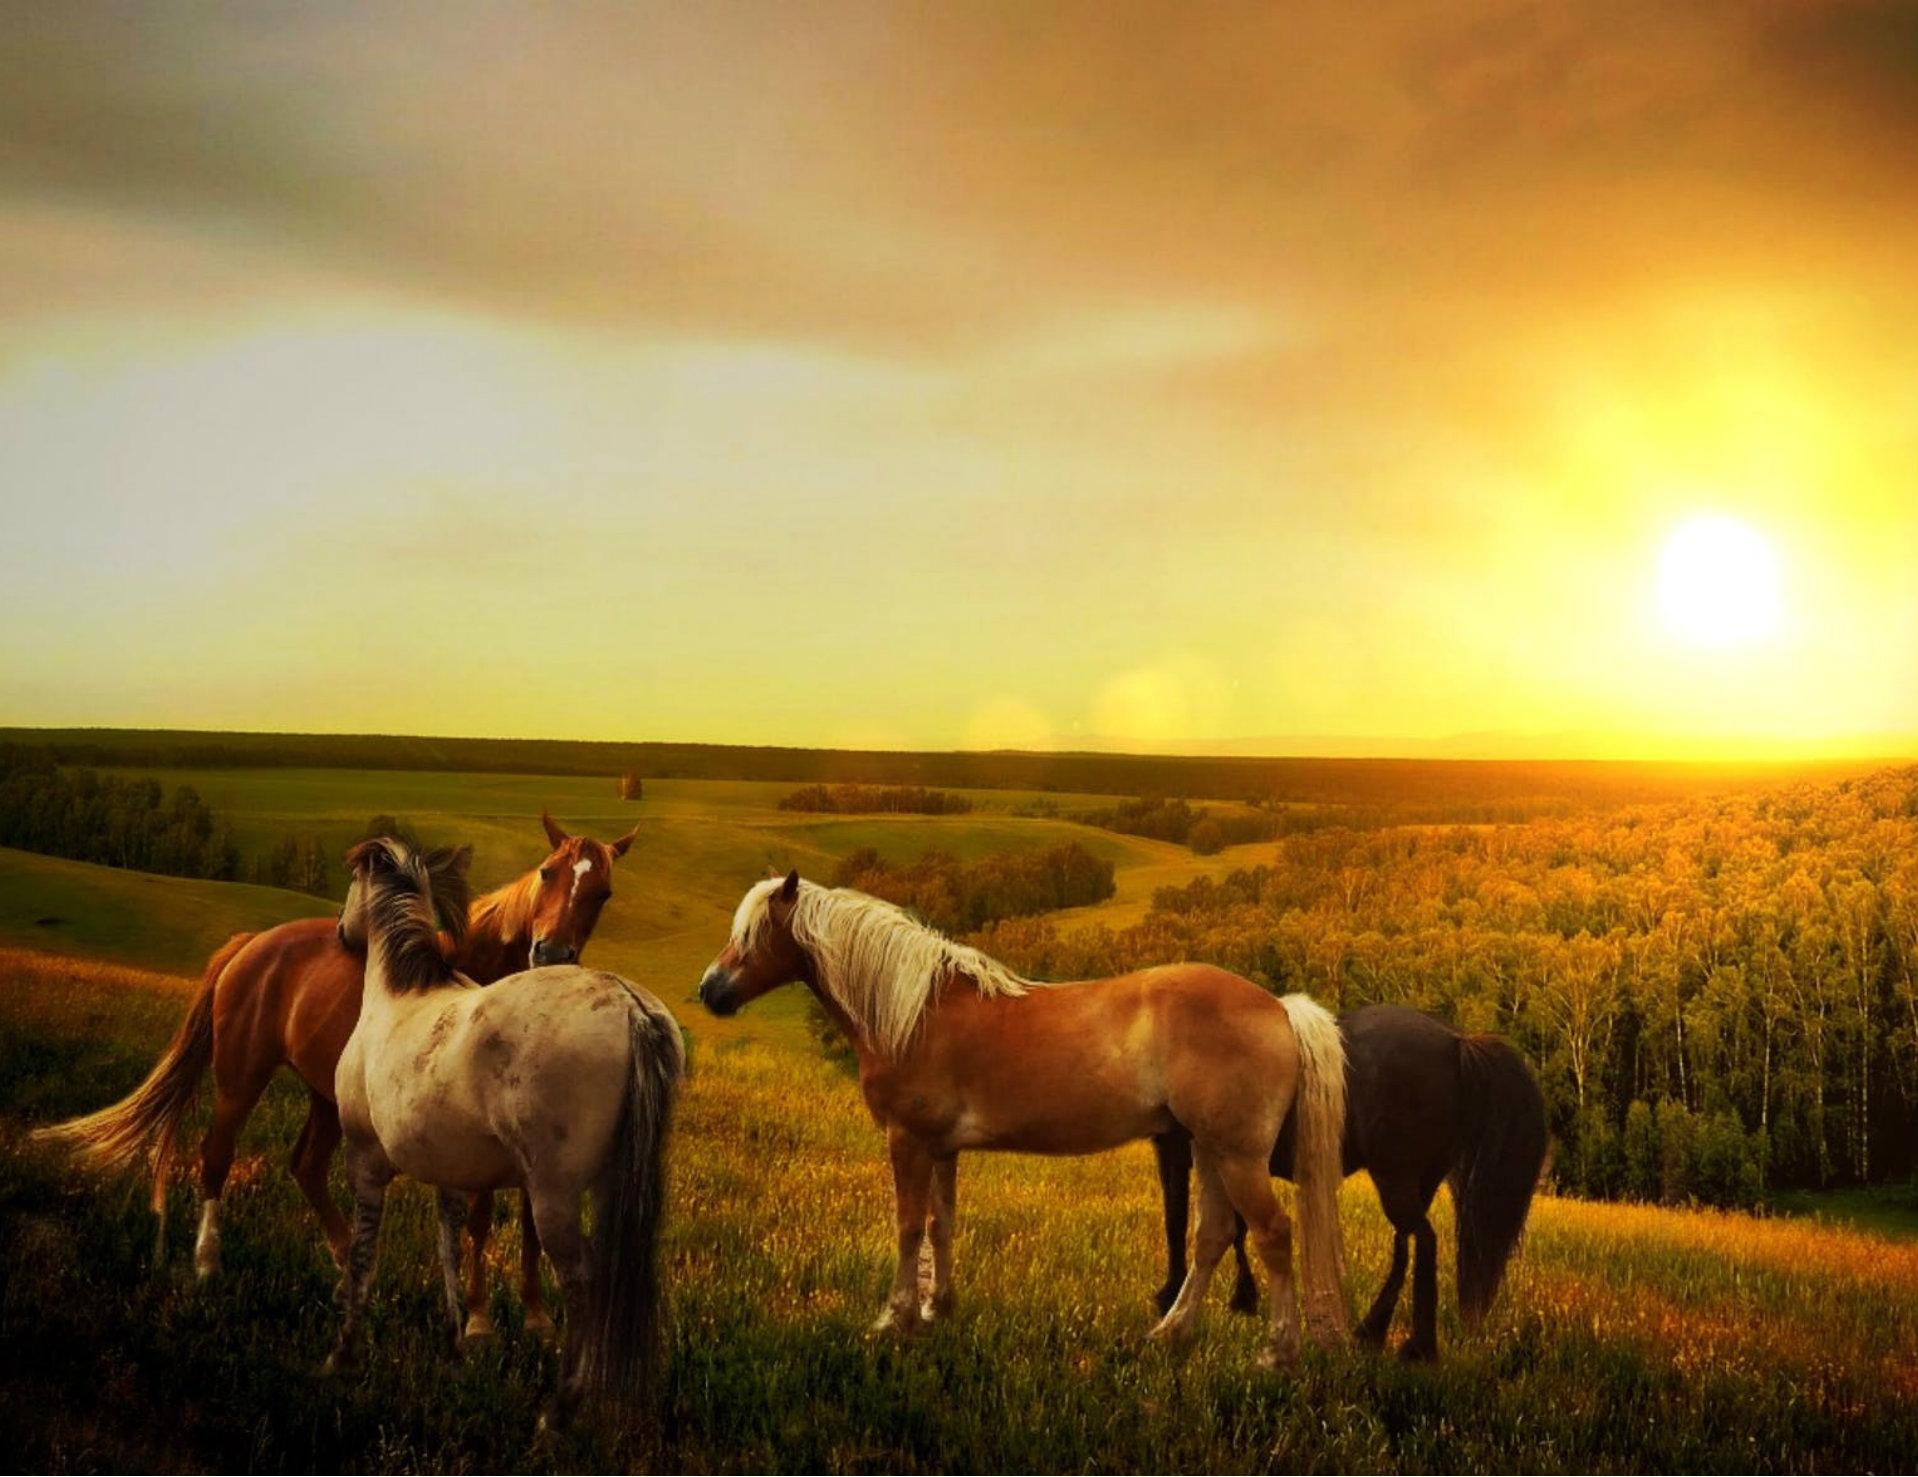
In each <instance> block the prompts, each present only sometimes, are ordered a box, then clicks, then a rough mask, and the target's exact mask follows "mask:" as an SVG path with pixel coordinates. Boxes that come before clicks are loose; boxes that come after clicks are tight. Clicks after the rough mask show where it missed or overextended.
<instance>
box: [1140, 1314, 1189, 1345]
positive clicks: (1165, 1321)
mask: <svg viewBox="0 0 1918 1477" xmlns="http://www.w3.org/2000/svg"><path fill="white" fill-rule="evenodd" d="M1191 1336H1192V1325H1191V1324H1190V1323H1185V1322H1180V1321H1178V1320H1175V1319H1174V1318H1173V1317H1172V1316H1171V1315H1170V1314H1168V1315H1167V1316H1166V1317H1164V1318H1161V1319H1160V1320H1159V1321H1158V1322H1157V1323H1155V1324H1153V1325H1152V1331H1151V1332H1150V1333H1148V1334H1147V1335H1146V1339H1147V1340H1148V1341H1149V1342H1151V1343H1155V1344H1164V1345H1166V1346H1167V1347H1168V1348H1177V1347H1178V1346H1179V1345H1181V1344H1183V1343H1184V1342H1185V1341H1186V1340H1187V1339H1188V1338H1190V1337H1191Z"/></svg>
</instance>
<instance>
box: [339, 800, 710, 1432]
mask: <svg viewBox="0 0 1918 1477" xmlns="http://www.w3.org/2000/svg"><path fill="white" fill-rule="evenodd" d="M347 862H348V865H349V866H351V868H352V869H353V882H352V885H351V886H350V888H349V889H348V892H347V899H346V906H345V908H344V909H343V910H342V911H341V914H340V931H341V934H342V935H343V936H344V937H345V938H346V939H347V940H348V942H349V943H356V944H363V945H364V946H365V948H366V987H365V989H364V990H363V991H361V995H360V1015H359V1021H358V1023H357V1024H356V1025H355V1026H354V1028H353V1034H352V1036H351V1038H350V1039H349V1040H348V1041H347V1043H346V1049H345V1051H344V1052H342V1053H341V1055H340V1064H339V1071H338V1074H337V1075H336V1076H335V1078H334V1093H335V1099H336V1101H337V1102H338V1104H339V1112H340V1127H341V1129H342V1130H343V1132H344V1135H345V1142H346V1174H347V1180H348V1182H349V1183H350V1184H351V1185H352V1188H353V1201H354V1217H353V1238H352V1241H351V1243H350V1245H349V1246H348V1248H347V1255H346V1268H345V1272H344V1274H343V1275H342V1278H341V1283H340V1287H341V1303H342V1306H343V1307H344V1310H345V1317H344V1320H343V1322H342V1324H341V1328H340V1337H339V1343H338V1345H337V1346H336V1347H335V1349H334V1351H333V1357H332V1359H331V1360H330V1361H329V1367H331V1368H339V1367H341V1366H342V1365H344V1364H346V1363H347V1362H349V1361H350V1360H351V1358H352V1357H353V1355H354V1353H355V1347H356V1334H357V1332H358V1328H359V1321H360V1314H361V1311H362V1309H363V1308H364V1306H365V1303H366V1293H367V1287H368V1283H369V1281H370V1276H371V1272H372V1269H373V1264H374V1261H375V1259H376V1256H377V1253H378V1247H379V1234H380V1217H381V1213H382V1211H383V1209H384V1206H385V1203H386V1188H387V1186H388V1184H390V1183H391V1182H392V1180H393V1178H394V1176H395V1175H399V1174H406V1175H410V1176H411V1177H412V1178H414V1179H416V1180H423V1181H424V1182H426V1183H427V1184H429V1185H433V1186H435V1187H437V1188H438V1190H439V1192H440V1196H439V1203H440V1238H439V1240H440V1261H441V1265H442V1270H443V1272H444V1274H445V1278H446V1308H447V1314H448V1317H449V1319H450V1322H451V1332H452V1335H453V1339H454V1341H455V1347H457V1345H458V1340H459V1337H460V1328H461V1313H462V1307H461V1297H460V1266H459V1231H460V1225H461V1223H462V1222H463V1221H464V1220H465V1219H466V1207H467V1202H466V1197H467V1196H468V1195H474V1194H480V1193H483V1192H485V1191H488V1190H495V1189H499V1188H501V1187H502V1186H506V1185H520V1186H524V1187H525V1191H526V1201H527V1204H528V1205H530V1206H531V1207H532V1214H533V1220H534V1222H535V1224H537V1225H538V1227H539V1234H540V1240H541V1241H542V1242H543V1243H544V1244H545V1247H546V1254H547V1255H548V1256H549V1257H551V1258H552V1260H553V1266H554V1267H555V1269H557V1271H558V1272H559V1280H560V1288H561V1291H562V1293H563V1295H564V1298H565V1301H566V1311H567V1325H566V1343H565V1350H564V1355H563V1357H562V1360H561V1376H560V1388H559V1394H558V1397H557V1400H556V1402H555V1407H554V1414H555V1415H564V1414H565V1413H566V1412H567V1411H569V1410H570V1409H571V1407H572V1405H573V1403H574V1402H575V1401H576V1400H577V1399H578V1397H579V1396H580V1395H581V1394H582V1393H584V1392H586V1391H588V1390H591V1391H594V1392H598V1393H603V1394H608V1395H612V1396H614V1397H616V1398H623V1397H636V1396H641V1395H643V1394H644V1393H645V1391H646V1387H647V1382H648V1379H649V1376H650V1374H651V1370H652V1366H653V1358H654V1352H655V1345H656V1341H657V1335H658V1322H659V1319H658V1313H659V1283H658V1266H657V1254H658V1236H659V1220H660V1211H661V1206H662V1202H663V1199H664V1195H665V1177H664V1168H665V1166H664V1153H665V1146H666V1134H667V1128H668V1124H669V1121H670V1119H671V1116H672V1106H673V1098H674V1095H675V1093H676V1091H677V1089H678V1085H679V1079H680V1076H681V1074H682V1072H683V1071H684V1070H685V1046H684V1043H683V1041H682V1039H681V1037H680V1033H679V1025H678V1023H677V1022H676V1021H674V1019H673V1017H672V1014H671V1012H669V1011H668V1010H667V1009H666V1007H665V1006H664V1005H662V1004H661V1003H660V1002H659V1001H658V1000H657V999H656V998H655V997H654V996H652V995H651V994H649V993H648V992H647V991H645V990H643V989H641V988H640V987H639V986H638V985H635V984H634V983H632V981H630V980H625V979H621V978H620V977H619V976H618V975H615V974H607V973H606V972H604V971H602V970H593V969H584V968H581V967H580V966H579V965H575V964H556V965H548V966H546V967H544V968H538V969H529V970H527V971H525V972H524V973H521V974H513V975H508V976H507V977H506V978H505V979H503V980H499V981H497V982H495V983H494V984H493V985H491V986H489V987H486V988H481V987H480V986H479V985H477V984H475V983H474V982H473V981H472V980H470V979H467V978H466V977H465V976H464V975H462V974H460V973H459V972H458V971H457V970H455V969H454V968H453V967H452V966H451V965H450V964H448V963H447V962H446V956H445V954H444V953H443V952H442V951H441V948H440V942H439V937H438V932H437V929H436V926H435V925H436V917H435V912H434V896H435V884H436V881H437V882H440V883H441V884H442V885H443V883H444V879H443V878H438V879H436V878H435V876H434V875H433V869H429V868H428V866H427V865H426V863H425V861H424V860H423V859H422V858H421V857H420V855H419V854H418V853H417V852H415V851H414V850H413V849H412V848H411V847H409V846H407V845H406V844H405V843H404V842H400V841H394V840H392V839H391V838H387V837H381V838H378V839H375V840H372V841H363V842H361V843H360V844H359V845H358V846H356V847H354V848H353V850H352V851H351V852H349V853H348V855H347ZM589 1189H590V1190H592V1191H593V1194H594V1200H595V1203H596V1216H595V1222H596V1223H595V1226H594V1230H593V1235H592V1237H591V1240H590V1242H589V1241H588V1239H587V1237H586V1236H585V1235H584V1233H583V1231H582V1229H581V1225H580V1197H581V1196H582V1195H583V1194H584V1193H585V1192H586V1191H587V1190H589Z"/></svg>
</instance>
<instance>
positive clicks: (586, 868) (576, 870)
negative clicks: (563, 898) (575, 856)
mask: <svg viewBox="0 0 1918 1477" xmlns="http://www.w3.org/2000/svg"><path fill="white" fill-rule="evenodd" d="M592 870H593V859H592V858H591V857H587V856H583V857H581V858H580V859H579V860H578V861H576V862H574V863H573V896H574V897H578V896H579V880H580V878H582V877H584V876H585V875H586V874H587V873H588V872H590V871H592Z"/></svg>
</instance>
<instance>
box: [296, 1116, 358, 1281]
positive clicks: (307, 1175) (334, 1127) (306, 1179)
mask: <svg viewBox="0 0 1918 1477" xmlns="http://www.w3.org/2000/svg"><path fill="white" fill-rule="evenodd" d="M339 1143H340V1110H339V1109H338V1108H336V1107H334V1106H333V1104H332V1103H331V1102H329V1101H328V1100H327V1099H326V1098H325V1097H323V1096H322V1095H321V1094H319V1093H317V1092H315V1091H313V1089H312V1088H308V1089H307V1105H306V1124H305V1126H304V1127H302V1128H301V1129H300V1137H299V1140H298V1142H296V1143H295V1144H294V1145H293V1182H294V1183H295V1184H297V1185H298V1186H299V1187H300V1193H301V1194H303V1195H305V1196H306V1203H307V1204H308V1205H311V1206H312V1207H313V1212H314V1214H316V1215H317V1216H319V1218H320V1226H321V1229H323V1230H324V1231H325V1233H326V1245H327V1249H328V1250H329V1251H331V1252H332V1254H333V1263H334V1265H335V1266H340V1267H344V1266H345V1265H346V1246H347V1243H348V1242H349V1241H350V1240H352V1237H353V1233H352V1231H351V1230H350V1229H349V1228H348V1227H347V1224H346V1217H345V1216H343V1215H341V1214H340V1207H339V1206H338V1205H336V1204H335V1203H334V1201H333V1193H332V1191H331V1190H330V1189H329V1188H328V1187H327V1183H326V1172H327V1169H328V1167H329V1166H330V1165H331V1164H332V1162H333V1151H334V1150H335V1149H336V1148H338V1147H339Z"/></svg>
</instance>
